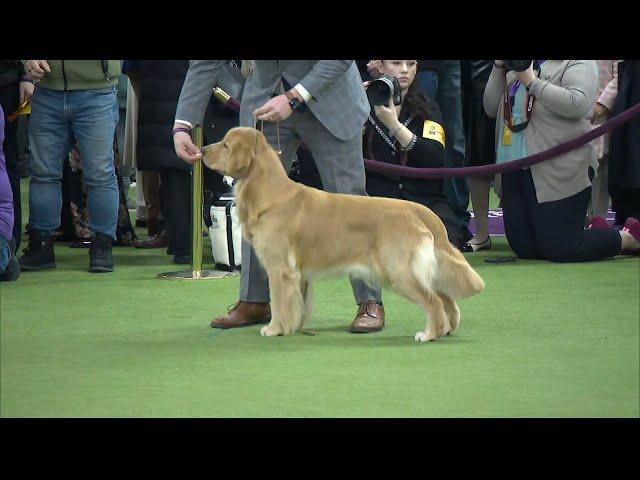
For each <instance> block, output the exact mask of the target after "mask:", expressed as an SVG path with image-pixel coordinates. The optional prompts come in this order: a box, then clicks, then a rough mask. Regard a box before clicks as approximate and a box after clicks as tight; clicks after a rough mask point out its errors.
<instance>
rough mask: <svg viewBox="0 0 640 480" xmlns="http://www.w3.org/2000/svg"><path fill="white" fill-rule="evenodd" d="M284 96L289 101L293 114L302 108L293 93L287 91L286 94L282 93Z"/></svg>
mask: <svg viewBox="0 0 640 480" xmlns="http://www.w3.org/2000/svg"><path fill="white" fill-rule="evenodd" d="M284 94H285V95H286V97H287V98H288V99H289V106H290V107H291V110H293V111H294V112H295V111H296V110H297V109H299V108H300V107H301V106H302V102H301V101H300V100H298V98H297V97H296V96H295V95H294V94H293V93H291V90H287V91H286V92H284Z"/></svg>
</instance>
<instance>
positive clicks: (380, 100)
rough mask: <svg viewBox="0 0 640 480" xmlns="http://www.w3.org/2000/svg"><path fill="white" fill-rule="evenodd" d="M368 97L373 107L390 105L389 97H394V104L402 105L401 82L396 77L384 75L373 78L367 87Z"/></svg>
mask: <svg viewBox="0 0 640 480" xmlns="http://www.w3.org/2000/svg"><path fill="white" fill-rule="evenodd" d="M367 98H368V99H369V104H370V105H371V108H373V107H374V106H376V105H385V106H386V105H389V99H390V98H393V104H394V105H400V104H401V103H402V99H401V98H400V83H398V79H397V78H396V77H390V76H389V75H382V76H381V77H378V78H376V79H375V80H373V81H372V82H371V83H370V84H369V86H368V87H367Z"/></svg>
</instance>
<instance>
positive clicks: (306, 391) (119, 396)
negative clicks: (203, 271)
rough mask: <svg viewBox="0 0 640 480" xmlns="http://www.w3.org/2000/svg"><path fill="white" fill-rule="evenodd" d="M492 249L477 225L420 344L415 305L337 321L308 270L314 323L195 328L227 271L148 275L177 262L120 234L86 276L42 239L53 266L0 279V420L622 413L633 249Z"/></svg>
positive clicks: (628, 396) (633, 315)
mask: <svg viewBox="0 0 640 480" xmlns="http://www.w3.org/2000/svg"><path fill="white" fill-rule="evenodd" d="M24 204H25V203H23V205H24ZM139 232H140V233H143V232H142V231H141V230H139ZM206 241H207V239H205V242H206ZM205 245H207V244H206V243H205ZM507 253H509V249H508V246H507V244H506V241H505V240H504V238H500V237H494V248H493V250H492V251H490V252H479V253H477V254H473V255H469V256H468V258H469V259H470V261H471V263H472V264H473V265H474V266H475V267H476V268H477V271H478V272H479V273H480V274H481V275H482V277H483V278H484V279H485V282H486V284H487V288H486V290H485V291H484V292H483V293H482V294H480V295H478V296H476V297H472V298H470V299H467V300H463V301H461V302H460V309H461V312H462V322H461V325H460V328H459V330H458V331H456V332H455V333H454V334H453V335H451V336H450V337H448V338H446V339H444V340H441V341H437V342H433V343H427V344H421V343H417V342H415V341H414V339H413V336H414V334H415V332H417V331H418V330H420V329H422V328H423V326H424V319H423V317H422V315H421V313H420V311H419V309H418V308H417V307H416V306H414V305H413V304H410V303H409V302H407V301H405V300H403V299H401V298H399V297H398V296H396V295H395V294H393V293H391V292H388V291H387V292H385V294H384V301H385V307H386V312H387V326H386V328H385V329H384V330H383V331H382V332H380V333H375V334H367V335H352V334H349V333H348V332H347V327H348V325H349V323H350V322H351V320H352V318H353V316H354V314H355V306H354V303H353V297H352V294H351V288H350V286H349V284H348V282H347V281H345V280H326V281H322V282H318V283H317V284H316V287H315V292H316V301H315V305H316V308H315V315H314V317H313V319H312V321H311V323H310V324H309V328H310V330H312V331H314V332H315V333H316V335H315V336H306V335H303V334H297V335H295V336H292V337H276V338H263V337H260V335H259V328H260V327H259V326H254V327H248V328H243V329H236V330H217V329H211V328H210V327H209V325H208V322H209V320H210V319H211V317H213V316H214V315H215V314H220V313H222V312H224V311H225V309H226V307H227V306H228V305H229V304H232V303H233V302H234V301H235V300H236V297H237V293H238V285H239V277H237V276H234V277H227V278H223V279H218V280H205V281H199V282H192V281H166V280H158V279H156V278H155V275H156V274H157V273H160V272H166V271H172V270H179V269H180V268H178V267H176V265H173V264H172V263H170V257H169V256H167V255H165V254H164V252H163V251H161V250H136V249H132V248H122V247H120V248H115V249H114V258H115V262H116V270H115V272H114V273H111V274H90V273H88V272H86V267H87V264H88V255H87V250H79V249H71V248H69V247H67V246H66V244H57V245H56V258H57V263H58V268H57V269H55V270H50V271H45V272H31V273H23V274H22V276H21V277H20V279H19V280H18V281H17V282H14V283H1V284H0V339H1V344H0V346H1V364H0V366H1V370H0V374H1V377H0V387H1V388H0V416H2V417H638V416H640V406H639V398H640V393H639V377H640V372H639V364H640V356H639V350H640V348H639V343H640V342H639V338H640V334H639V318H640V307H639V302H640V300H639V292H640V260H639V259H638V258H637V257H635V258H627V257H617V258H615V259H612V260H607V261H602V262H593V263H584V264H572V265H567V264H564V265H560V264H551V263H548V262H539V261H523V260H518V261H517V262H515V263H510V264H497V265H496V264H487V263H484V261H483V260H484V258H485V257H487V256H496V255H502V254H507ZM210 261H211V257H210V252H208V254H207V256H206V259H205V267H206V268H210V267H211V263H210Z"/></svg>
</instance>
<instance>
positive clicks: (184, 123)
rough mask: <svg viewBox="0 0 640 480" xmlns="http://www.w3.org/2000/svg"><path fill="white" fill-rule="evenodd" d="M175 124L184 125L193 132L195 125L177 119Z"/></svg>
mask: <svg viewBox="0 0 640 480" xmlns="http://www.w3.org/2000/svg"><path fill="white" fill-rule="evenodd" d="M174 123H182V124H183V125H186V126H187V127H189V128H190V129H192V130H193V125H192V124H191V123H190V122H187V121H186V120H178V119H177V118H176V119H175V121H174Z"/></svg>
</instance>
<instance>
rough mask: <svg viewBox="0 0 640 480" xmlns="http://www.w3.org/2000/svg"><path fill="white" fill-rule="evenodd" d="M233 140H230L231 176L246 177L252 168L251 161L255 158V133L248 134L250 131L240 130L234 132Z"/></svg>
mask: <svg viewBox="0 0 640 480" xmlns="http://www.w3.org/2000/svg"><path fill="white" fill-rule="evenodd" d="M234 133H236V135H234V136H233V140H230V141H229V142H228V144H229V158H230V159H232V169H230V170H233V171H232V172H230V173H231V176H233V177H234V178H243V177H246V176H247V175H248V173H249V169H250V168H251V163H252V162H253V159H254V158H255V149H254V146H253V135H247V133H250V132H246V133H245V132H243V133H244V134H240V131H236V132H234Z"/></svg>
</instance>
